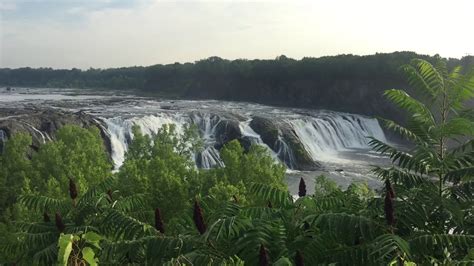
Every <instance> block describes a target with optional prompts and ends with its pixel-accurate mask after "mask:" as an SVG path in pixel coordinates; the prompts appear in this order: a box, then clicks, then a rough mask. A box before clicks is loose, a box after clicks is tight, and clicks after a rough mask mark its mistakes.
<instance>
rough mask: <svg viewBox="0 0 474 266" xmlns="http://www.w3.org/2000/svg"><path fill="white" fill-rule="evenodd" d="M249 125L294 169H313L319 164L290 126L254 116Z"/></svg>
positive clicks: (319, 166) (318, 167)
mask: <svg viewBox="0 0 474 266" xmlns="http://www.w3.org/2000/svg"><path fill="white" fill-rule="evenodd" d="M250 127H251V128H252V129H253V130H254V131H255V132H256V133H258V134H259V135H260V137H261V138H262V141H263V142H264V143H265V144H267V145H268V146H269V147H270V148H271V149H272V150H273V151H275V152H276V153H277V154H278V157H279V158H280V160H282V161H284V162H285V163H286V164H287V165H288V166H290V167H291V168H293V169H295V170H302V171H313V170H317V169H320V168H321V164H320V163H318V162H315V161H313V160H312V158H311V156H310V155H309V153H308V152H307V151H306V149H305V148H304V146H303V144H302V143H301V141H300V140H299V139H298V137H297V136H296V134H295V132H294V131H293V130H292V129H291V127H290V126H289V125H288V124H286V123H284V122H276V121H272V120H271V119H269V118H266V117H261V116H255V117H253V119H252V121H251V122H250Z"/></svg>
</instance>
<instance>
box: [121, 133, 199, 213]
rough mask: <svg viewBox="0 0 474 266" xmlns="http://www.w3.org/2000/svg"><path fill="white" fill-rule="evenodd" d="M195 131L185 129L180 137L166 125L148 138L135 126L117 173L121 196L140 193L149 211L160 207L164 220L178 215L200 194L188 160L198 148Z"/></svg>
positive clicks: (192, 163) (192, 165) (193, 170)
mask: <svg viewBox="0 0 474 266" xmlns="http://www.w3.org/2000/svg"><path fill="white" fill-rule="evenodd" d="M195 130H196V129H195V128H187V129H185V131H184V132H183V133H182V134H179V133H178V132H177V131H176V127H175V125H165V126H163V128H161V129H160V130H159V131H158V132H157V134H155V135H154V136H152V137H149V136H147V135H143V134H142V133H141V132H140V130H139V128H138V127H137V126H135V127H134V128H133V135H134V140H133V141H132V143H131V145H130V147H129V150H128V152H127V154H126V159H125V161H124V163H123V165H122V167H121V168H120V172H119V173H118V179H119V184H120V186H119V190H120V191H121V192H122V193H123V194H124V195H133V194H137V193H143V194H144V195H145V198H146V201H147V202H148V204H149V205H148V206H149V210H150V211H152V210H154V209H155V208H158V207H159V208H160V209H161V210H162V212H163V216H164V218H165V221H168V220H169V219H170V218H173V217H177V216H179V214H180V213H181V212H182V211H183V210H184V209H186V207H189V206H190V203H191V201H190V200H191V199H192V198H193V197H194V196H195V195H196V194H195V192H196V191H199V188H196V186H199V182H198V180H197V179H198V171H197V169H196V168H195V166H194V162H193V161H192V160H191V156H192V155H193V153H194V151H195V150H196V149H197V148H198V147H199V139H198V138H197V137H198V135H197V134H195V133H194V132H195ZM150 217H151V216H150ZM150 219H151V218H150Z"/></svg>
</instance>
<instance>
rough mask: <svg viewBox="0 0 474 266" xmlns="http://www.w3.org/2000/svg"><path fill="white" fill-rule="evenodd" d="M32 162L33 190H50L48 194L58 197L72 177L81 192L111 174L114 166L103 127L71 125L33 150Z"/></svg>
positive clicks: (61, 129)
mask: <svg viewBox="0 0 474 266" xmlns="http://www.w3.org/2000/svg"><path fill="white" fill-rule="evenodd" d="M32 165H33V168H34V180H33V181H32V186H33V187H32V189H33V191H41V192H42V193H44V192H45V191H48V193H49V194H47V195H50V196H55V197H57V196H59V194H60V193H61V192H62V191H65V190H67V187H68V185H69V179H73V180H74V181H75V182H76V183H77V185H78V191H79V193H80V194H81V193H83V192H84V191H86V190H87V189H88V188H89V186H93V185H95V184H98V183H99V182H100V181H102V180H103V179H104V178H106V177H107V176H109V175H110V170H111V169H112V164H111V162H110V160H109V158H108V155H107V153H106V151H105V148H104V144H103V141H102V138H101V137H100V134H99V130H98V129H97V128H96V127H91V128H87V129H86V128H81V127H79V126H69V125H66V126H64V127H62V128H60V129H59V130H58V132H57V134H56V140H55V141H52V142H48V143H46V144H44V145H42V146H41V147H40V149H39V151H38V152H37V153H35V154H33V158H32Z"/></svg>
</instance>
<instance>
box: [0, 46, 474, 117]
mask: <svg viewBox="0 0 474 266" xmlns="http://www.w3.org/2000/svg"><path fill="white" fill-rule="evenodd" d="M413 58H422V59H425V60H427V61H429V62H435V61H436V60H437V59H439V56H433V57H431V56H423V55H418V54H416V53H413V52H395V53H390V54H375V55H369V56H356V55H339V56H328V57H320V58H309V57H308V58H303V59H301V60H294V59H291V58H288V57H286V56H279V57H277V58H276V59H274V60H245V59H238V60H225V59H222V58H219V57H210V58H207V59H204V60H200V61H197V62H195V63H184V64H181V63H175V64H168V65H153V66H149V67H128V68H115V69H104V70H102V69H92V68H91V69H89V70H84V71H83V70H79V69H71V70H53V69H51V68H39V69H31V68H20V69H0V85H6V86H32V87H66V88H106V89H122V90H130V89H136V90H139V91H141V92H143V93H146V94H147V95H159V96H167V97H177V98H197V99H219V100H237V101H252V102H258V103H264V104H273V105H283V106H297V107H309V108H323V109H332V110H336V111H346V112H357V113H362V114H367V115H385V116H386V115H387V114H388V116H389V117H390V118H399V117H400V115H399V114H397V113H396V111H395V109H394V108H393V106H392V105H390V104H387V101H385V100H384V99H383V98H382V97H381V94H382V92H383V90H384V89H386V88H402V89H409V88H408V86H407V83H406V81H405V79H404V76H403V74H402V72H401V71H400V66H401V65H404V64H407V63H409V62H410V60H411V59H413ZM444 60H445V61H446V63H447V66H448V68H452V67H454V66H455V65H461V66H463V67H464V69H468V68H469V67H470V66H473V65H474V57H473V56H466V57H463V58H462V59H452V58H451V59H444Z"/></svg>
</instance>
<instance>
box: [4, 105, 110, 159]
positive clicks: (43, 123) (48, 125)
mask: <svg viewBox="0 0 474 266" xmlns="http://www.w3.org/2000/svg"><path fill="white" fill-rule="evenodd" d="M69 124H72V125H78V126H81V127H92V126H94V127H97V128H98V129H99V130H100V133H101V136H102V139H103V140H104V145H105V147H106V149H107V150H108V151H109V154H110V152H111V144H110V138H109V137H108V134H107V132H106V130H105V128H104V125H103V124H102V122H101V121H99V120H97V119H95V118H94V117H93V116H92V115H89V114H86V113H84V112H81V111H79V112H75V113H73V112H67V111H62V110H57V109H41V108H25V109H10V108H8V109H6V108H3V109H0V140H1V139H7V138H9V137H11V136H12V135H14V134H17V133H20V132H24V133H29V134H30V135H31V136H32V149H35V150H36V149H38V148H39V146H40V145H41V144H42V143H45V142H46V141H50V140H54V139H55V135H56V131H57V130H58V129H60V128H61V127H63V126H64V125H69Z"/></svg>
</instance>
